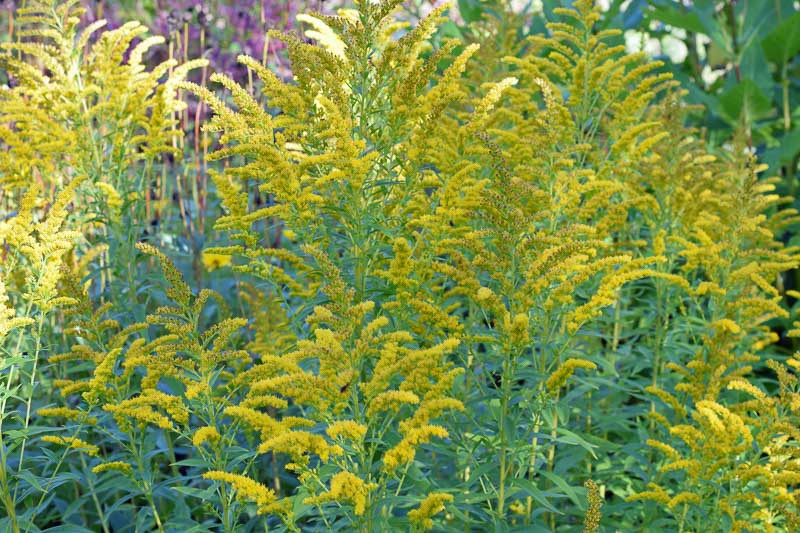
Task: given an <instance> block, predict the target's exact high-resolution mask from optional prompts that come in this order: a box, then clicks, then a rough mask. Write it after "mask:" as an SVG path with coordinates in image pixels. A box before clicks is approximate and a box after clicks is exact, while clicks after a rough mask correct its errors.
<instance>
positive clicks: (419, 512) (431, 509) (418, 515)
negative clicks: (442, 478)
mask: <svg viewBox="0 0 800 533" xmlns="http://www.w3.org/2000/svg"><path fill="white" fill-rule="evenodd" d="M452 501H453V495H452V494H445V493H442V492H432V493H430V494H428V495H427V496H426V497H425V499H424V500H422V502H421V503H420V504H419V507H418V508H416V509H412V510H410V511H409V512H408V519H409V520H410V521H411V523H412V524H413V525H415V526H417V527H419V528H421V529H425V530H427V529H431V528H433V520H432V519H431V517H433V516H434V515H435V514H438V513H441V512H442V511H444V504H445V503H449V502H452Z"/></svg>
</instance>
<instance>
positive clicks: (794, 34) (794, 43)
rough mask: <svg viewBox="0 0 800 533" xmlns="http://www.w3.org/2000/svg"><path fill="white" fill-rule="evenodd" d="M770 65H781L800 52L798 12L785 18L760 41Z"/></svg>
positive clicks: (799, 17)
mask: <svg viewBox="0 0 800 533" xmlns="http://www.w3.org/2000/svg"><path fill="white" fill-rule="evenodd" d="M761 46H762V47H763V48H764V53H765V54H766V55H767V59H769V60H770V61H771V62H772V63H775V64H777V65H783V64H784V63H787V62H788V61H789V60H790V59H791V58H792V57H793V56H795V55H796V54H797V53H798V52H800V12H797V13H795V14H794V15H792V16H791V17H789V18H787V19H786V20H784V21H783V22H781V23H780V24H778V27H776V28H775V29H774V30H772V31H771V32H770V33H769V35H767V36H766V37H764V40H762V41H761Z"/></svg>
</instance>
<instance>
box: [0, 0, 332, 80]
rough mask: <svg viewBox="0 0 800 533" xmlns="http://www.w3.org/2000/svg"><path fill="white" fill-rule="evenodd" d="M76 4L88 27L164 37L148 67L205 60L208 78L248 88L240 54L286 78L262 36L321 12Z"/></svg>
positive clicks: (211, 4)
mask: <svg viewBox="0 0 800 533" xmlns="http://www.w3.org/2000/svg"><path fill="white" fill-rule="evenodd" d="M0 1H6V2H8V0H0ZM81 4H82V5H83V7H84V8H86V14H85V15H84V18H85V21H86V22H87V23H89V22H93V21H95V20H97V19H99V18H104V19H106V20H107V21H108V24H107V26H106V28H109V29H111V28H117V27H119V26H120V25H122V24H123V23H124V22H126V21H128V20H139V21H140V22H142V23H143V24H145V25H146V26H147V27H148V28H150V31H151V33H152V34H154V35H163V36H164V37H165V38H166V39H167V42H168V43H169V44H168V46H164V47H159V48H158V49H153V50H152V51H151V56H150V57H149V60H150V62H152V63H157V62H160V61H163V60H165V59H167V58H168V57H169V54H170V51H171V53H172V56H173V57H175V58H177V59H179V60H180V59H183V58H188V59H192V58H197V57H205V58H206V59H208V60H209V61H210V63H211V65H210V67H209V71H210V72H224V73H225V74H227V75H229V76H231V77H232V78H234V79H235V80H236V81H238V82H240V83H246V82H247V69H246V68H244V67H242V66H241V65H239V64H238V62H237V61H236V58H237V56H239V55H240V54H247V55H250V56H253V57H255V58H257V59H263V60H265V61H267V62H268V63H269V64H270V66H271V67H273V68H274V69H275V70H276V72H277V73H278V74H279V75H281V76H284V77H288V76H289V75H290V72H289V70H288V65H287V62H286V60H285V59H283V58H281V56H280V51H281V50H282V49H283V48H284V45H283V43H282V42H280V41H277V40H276V39H271V40H268V39H267V36H266V35H267V32H268V31H269V30H272V29H277V30H283V31H287V30H291V29H293V27H294V24H295V17H296V15H297V14H298V13H299V12H302V11H320V10H325V8H324V7H323V2H322V0H210V1H209V0H206V1H203V0H153V1H152V2H151V3H150V6H151V7H152V10H148V9H146V8H144V7H143V3H141V2H136V3H135V4H134V3H133V2H121V1H110V0H82V1H81ZM265 46H267V47H268V49H265ZM196 81H197V80H196Z"/></svg>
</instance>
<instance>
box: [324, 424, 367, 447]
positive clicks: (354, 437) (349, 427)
mask: <svg viewBox="0 0 800 533" xmlns="http://www.w3.org/2000/svg"><path fill="white" fill-rule="evenodd" d="M325 433H327V434H328V436H329V437H330V438H332V439H334V440H335V439H338V438H345V439H348V440H351V441H353V442H360V441H361V440H363V439H364V436H365V435H366V434H367V428H366V426H364V425H362V424H359V423H358V422H355V421H353V420H339V421H337V422H334V423H333V424H331V425H329V426H328V427H327V428H326V429H325Z"/></svg>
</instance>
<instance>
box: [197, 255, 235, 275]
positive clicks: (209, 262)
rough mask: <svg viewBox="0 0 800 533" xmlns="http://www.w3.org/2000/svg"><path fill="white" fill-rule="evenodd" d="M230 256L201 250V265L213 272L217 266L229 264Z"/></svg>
mask: <svg viewBox="0 0 800 533" xmlns="http://www.w3.org/2000/svg"><path fill="white" fill-rule="evenodd" d="M232 259H233V257H232V256H230V255H226V254H215V253H211V252H207V251H204V252H203V257H202V261H203V266H205V268H206V270H207V271H208V272H213V271H214V270H217V269H218V268H222V267H226V266H229V265H230V264H231V260H232Z"/></svg>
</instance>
